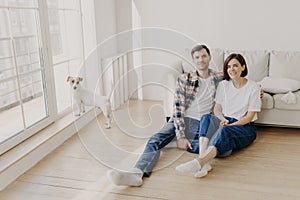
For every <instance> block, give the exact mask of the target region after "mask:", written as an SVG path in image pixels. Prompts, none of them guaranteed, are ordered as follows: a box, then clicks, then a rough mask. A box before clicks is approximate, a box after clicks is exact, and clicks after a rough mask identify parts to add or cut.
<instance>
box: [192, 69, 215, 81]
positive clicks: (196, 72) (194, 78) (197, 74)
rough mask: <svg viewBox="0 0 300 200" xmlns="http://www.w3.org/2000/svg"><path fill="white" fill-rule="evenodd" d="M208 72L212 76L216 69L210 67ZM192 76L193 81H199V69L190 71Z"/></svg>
mask: <svg viewBox="0 0 300 200" xmlns="http://www.w3.org/2000/svg"><path fill="white" fill-rule="evenodd" d="M208 74H209V75H210V76H212V75H213V74H214V71H213V70H212V69H208ZM190 78H191V81H197V80H199V78H200V76H199V73H198V71H197V70H195V71H192V72H191V73H190Z"/></svg>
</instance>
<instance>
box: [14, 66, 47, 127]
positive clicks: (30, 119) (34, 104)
mask: <svg viewBox="0 0 300 200" xmlns="http://www.w3.org/2000/svg"><path fill="white" fill-rule="evenodd" d="M20 79H21V80H22V79H24V80H23V81H24V82H25V81H26V84H24V85H22V86H21V94H22V100H23V102H24V103H23V107H24V113H25V125H26V127H29V126H31V125H33V124H35V123H36V122H38V121H40V120H41V119H43V118H45V117H46V116H47V110H46V107H45V97H44V86H43V83H42V74H41V72H40V71H37V72H35V73H32V74H29V75H26V76H21V77H20ZM24 82H23V83H24Z"/></svg>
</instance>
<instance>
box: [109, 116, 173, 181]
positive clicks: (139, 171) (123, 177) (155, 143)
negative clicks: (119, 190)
mask: <svg viewBox="0 0 300 200" xmlns="http://www.w3.org/2000/svg"><path fill="white" fill-rule="evenodd" d="M175 136H176V134H175V127H174V122H173V120H170V121H169V122H168V123H167V124H166V125H165V126H164V127H163V128H162V129H161V130H160V131H159V132H158V133H156V134H154V135H153V136H152V137H151V138H150V139H149V140H148V142H147V145H146V147H145V150H144V152H143V154H142V155H141V157H140V158H139V160H138V161H137V163H136V164H135V167H134V168H133V169H132V170H131V171H130V172H120V171H110V172H109V173H108V176H109V179H110V180H111V181H112V182H113V183H115V184H116V185H125V186H140V185H142V184H143V181H142V177H143V176H148V177H149V176H150V174H151V172H152V170H153V168H154V166H155V165H156V163H157V161H158V159H159V156H160V150H161V149H162V148H163V147H165V146H166V145H167V144H168V143H170V142H171V141H172V140H173V138H174V137H175Z"/></svg>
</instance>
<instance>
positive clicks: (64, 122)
mask: <svg viewBox="0 0 300 200" xmlns="http://www.w3.org/2000/svg"><path fill="white" fill-rule="evenodd" d="M99 114H100V111H99V110H95V109H91V110H89V111H88V112H87V113H85V114H84V115H82V116H81V117H77V118H75V117H73V116H72V114H70V115H67V116H65V117H64V118H62V119H60V120H59V121H57V122H55V123H53V124H52V125H50V126H49V127H47V128H45V129H44V130H42V131H40V132H39V133H37V134H35V135H34V136H33V137H31V138H29V139H27V140H26V141H24V142H22V143H21V144H20V145H18V146H16V147H15V148H13V149H11V150H9V151H8V152H6V153H5V154H3V155H1V157H0V163H1V164H0V191H1V190H3V189H4V188H5V187H7V186H8V185H9V184H10V183H12V182H13V181H14V180H16V179H17V178H18V177H19V176H21V175H22V174H23V173H25V172H26V171H27V170H29V169H30V168H32V167H33V166H34V165H36V164H37V163H38V162H39V161H40V160H42V159H43V158H44V157H45V156H47V155H48V154H49V153H51V152H52V151H53V150H55V149H56V148H57V147H59V146H60V145H61V144H62V143H64V142H65V141H66V140H68V139H69V138H70V137H72V136H73V135H74V134H75V133H77V132H78V130H80V129H81V128H83V127H84V126H85V125H87V124H88V123H89V122H91V121H92V120H93V119H94V118H95V117H96V116H97V115H99Z"/></svg>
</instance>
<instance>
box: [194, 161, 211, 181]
mask: <svg viewBox="0 0 300 200" xmlns="http://www.w3.org/2000/svg"><path fill="white" fill-rule="evenodd" d="M211 170H212V167H211V165H210V164H209V163H206V164H205V165H204V166H203V167H202V168H201V169H200V170H198V171H197V172H196V173H195V175H194V176H195V178H202V177H204V176H206V175H207V174H208V172H209V171H211Z"/></svg>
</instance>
